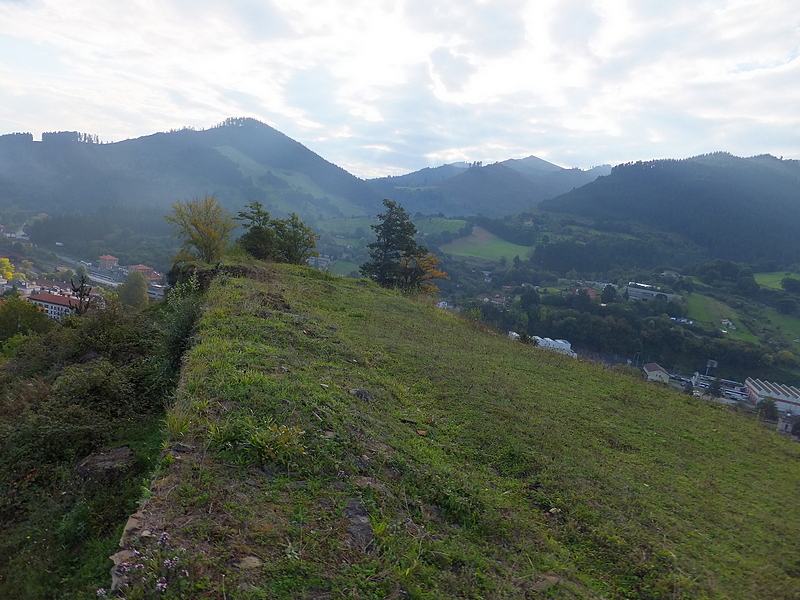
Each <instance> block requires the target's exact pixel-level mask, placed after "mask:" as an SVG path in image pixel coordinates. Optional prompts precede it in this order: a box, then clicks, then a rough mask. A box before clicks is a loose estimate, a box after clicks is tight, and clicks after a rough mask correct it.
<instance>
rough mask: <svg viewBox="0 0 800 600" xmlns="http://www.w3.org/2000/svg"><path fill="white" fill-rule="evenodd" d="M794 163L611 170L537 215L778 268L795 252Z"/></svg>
mask: <svg viewBox="0 0 800 600" xmlns="http://www.w3.org/2000/svg"><path fill="white" fill-rule="evenodd" d="M798 186H800V161H796V160H785V161H784V160H780V159H777V158H775V157H773V156H769V155H765V156H756V157H752V158H739V157H736V156H732V155H730V154H726V153H717V154H711V155H704V156H697V157H694V158H688V159H685V160H655V161H648V162H636V163H630V164H624V165H619V166H617V167H615V168H614V169H613V171H612V173H611V175H609V176H608V177H601V178H599V179H596V180H595V181H593V182H592V183H590V184H588V185H586V186H584V187H581V188H578V189H576V190H573V191H571V192H568V193H566V194H564V195H562V196H559V197H557V198H553V199H551V200H546V201H544V202H542V203H541V204H540V208H542V209H544V210H549V211H554V212H564V213H570V214H575V215H581V216H584V217H589V218H594V219H600V220H606V219H611V220H620V219H624V220H629V221H637V222H640V223H643V224H645V225H647V226H649V227H653V228H657V229H661V230H662V231H670V232H675V233H680V234H683V235H685V236H686V237H687V238H688V239H689V240H691V241H692V242H694V243H696V244H698V245H700V246H703V247H705V248H708V249H709V251H710V254H711V255H712V256H715V257H719V258H726V259H729V260H738V261H745V262H755V261H757V260H759V259H771V260H775V261H777V262H778V264H787V265H788V264H792V263H794V262H796V260H797V255H798V252H800V225H799V224H800V201H798V193H797V190H798Z"/></svg>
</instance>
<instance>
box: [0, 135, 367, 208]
mask: <svg viewBox="0 0 800 600" xmlns="http://www.w3.org/2000/svg"><path fill="white" fill-rule="evenodd" d="M206 193H209V194H217V196H218V197H219V199H220V201H221V202H222V203H223V204H224V205H226V206H228V207H231V208H239V207H241V206H242V205H243V204H245V203H246V202H249V201H250V200H260V201H261V202H263V203H264V204H265V205H267V206H268V207H270V208H271V209H272V210H275V211H276V212H278V213H286V212H289V211H292V210H293V211H296V212H299V213H302V214H303V215H304V216H306V217H309V216H318V215H322V216H326V217H333V216H346V215H351V214H370V213H373V212H375V211H376V210H377V209H378V207H379V200H380V198H379V197H378V195H377V194H376V193H375V192H374V191H373V190H372V189H371V188H369V187H368V186H367V185H366V184H365V183H364V182H363V181H361V180H360V179H358V178H357V177H354V176H353V175H351V174H349V173H348V172H347V171H345V170H344V169H341V168H340V167H337V166H336V165H333V164H331V163H329V162H328V161H326V160H324V159H323V158H322V157H320V156H319V155H317V154H315V153H313V152H312V151H310V150H309V149H308V148H306V147H304V146H303V145H302V144H300V143H298V142H296V141H294V140H292V139H290V138H288V137H287V136H285V135H283V134H282V133H280V132H278V131H276V130H275V129H273V128H271V127H269V126H268V125H265V124H263V123H260V122H258V121H255V120H253V119H229V120H228V121H226V122H225V123H224V124H222V125H220V126H217V127H213V128H211V129H208V130H204V131H193V130H188V129H184V130H181V131H172V132H169V133H156V134H153V135H150V136H146V137H141V138H137V139H132V140H125V141H123V142H118V143H114V144H97V143H85V142H83V141H79V139H78V135H77V134H74V133H69V132H66V133H61V134H51V135H45V136H43V141H42V142H33V141H32V138H30V136H27V138H26V137H25V136H3V137H0V202H1V203H3V204H7V205H12V204H16V205H18V206H20V207H23V208H26V207H30V209H31V210H35V211H36V212H38V211H45V212H63V211H69V210H82V211H92V210H94V209H96V208H98V207H99V206H104V205H108V204H125V205H130V204H136V205H154V206H157V207H160V208H166V207H168V206H169V205H170V204H172V203H173V202H174V201H175V199H176V198H181V199H184V198H192V197H195V196H202V195H204V194H206Z"/></svg>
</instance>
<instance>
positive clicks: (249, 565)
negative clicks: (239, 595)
mask: <svg viewBox="0 0 800 600" xmlns="http://www.w3.org/2000/svg"><path fill="white" fill-rule="evenodd" d="M263 564H264V562H263V561H262V560H261V559H260V558H258V557H257V556H245V557H244V558H243V559H242V560H240V561H238V562H235V563H233V566H234V567H237V568H239V569H243V570H247V569H258V568H260V567H261V565H263Z"/></svg>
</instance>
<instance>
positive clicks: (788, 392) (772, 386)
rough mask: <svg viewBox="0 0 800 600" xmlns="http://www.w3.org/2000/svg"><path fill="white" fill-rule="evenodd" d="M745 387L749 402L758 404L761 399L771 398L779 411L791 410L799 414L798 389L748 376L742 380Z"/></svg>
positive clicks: (799, 397)
mask: <svg viewBox="0 0 800 600" xmlns="http://www.w3.org/2000/svg"><path fill="white" fill-rule="evenodd" d="M744 386H745V388H746V389H747V399H748V400H749V402H750V403H751V404H758V403H759V402H761V401H762V400H765V399H767V398H772V399H773V400H774V401H775V406H776V407H777V409H778V410H779V411H780V412H786V411H791V412H792V413H793V414H800V390H799V389H797V388H796V387H794V386H791V385H783V384H780V383H772V382H771V381H761V380H760V379H753V378H752V377H748V378H747V379H745V380H744Z"/></svg>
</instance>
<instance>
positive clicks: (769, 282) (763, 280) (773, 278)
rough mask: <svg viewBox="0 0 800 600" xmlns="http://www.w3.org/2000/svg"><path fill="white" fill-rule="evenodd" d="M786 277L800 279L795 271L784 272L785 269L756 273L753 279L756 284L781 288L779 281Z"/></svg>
mask: <svg viewBox="0 0 800 600" xmlns="http://www.w3.org/2000/svg"><path fill="white" fill-rule="evenodd" d="M786 277H791V278H792V279H800V276H798V275H797V274H795V273H786V272H785V271H773V272H772V273H756V274H755V279H756V282H757V283H758V285H763V286H764V287H768V288H773V289H776V290H780V289H783V287H782V286H781V281H783V279H785V278H786Z"/></svg>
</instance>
